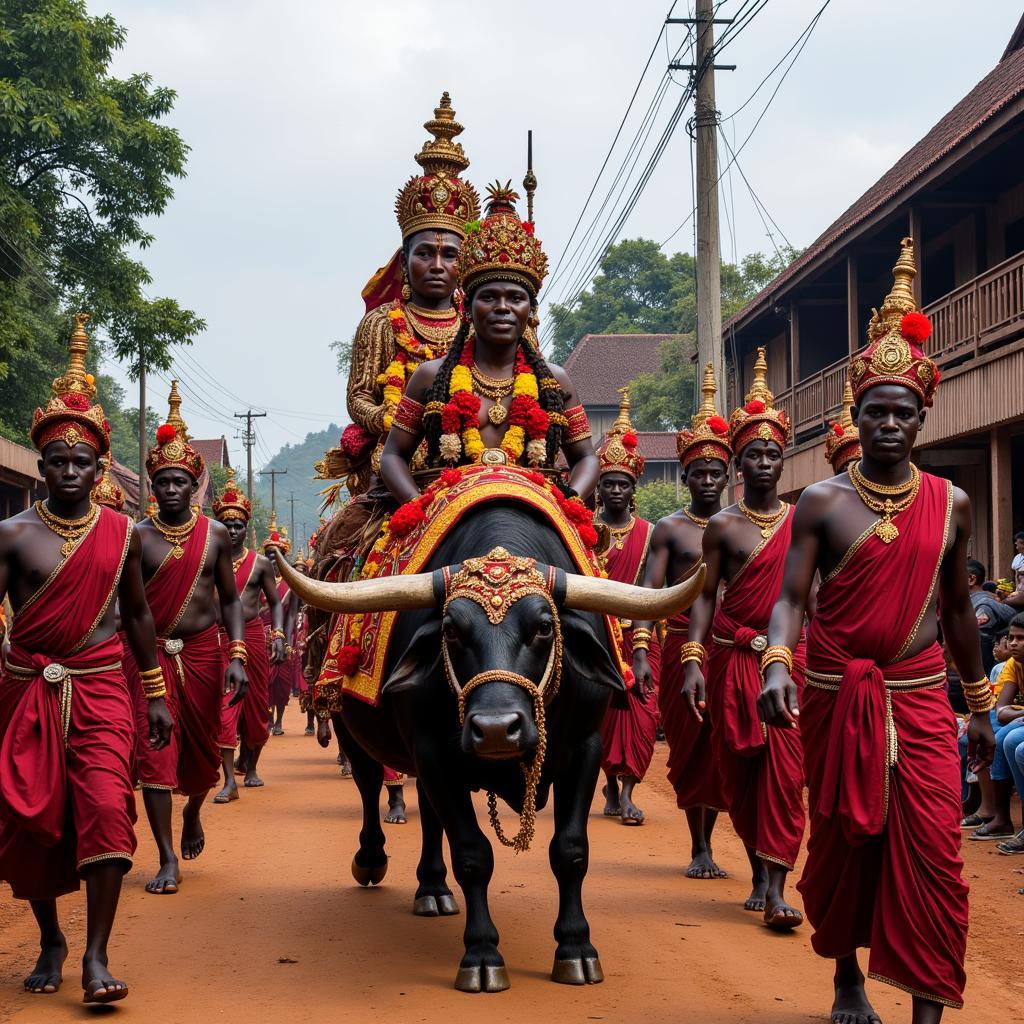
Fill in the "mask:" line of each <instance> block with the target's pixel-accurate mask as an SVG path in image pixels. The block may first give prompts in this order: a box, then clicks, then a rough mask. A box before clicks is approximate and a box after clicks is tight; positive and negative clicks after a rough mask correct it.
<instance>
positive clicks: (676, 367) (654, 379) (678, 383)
mask: <svg viewBox="0 0 1024 1024" xmlns="http://www.w3.org/2000/svg"><path fill="white" fill-rule="evenodd" d="M693 352H694V338H693V335H691V334H680V335H676V336H674V337H672V338H669V339H668V340H667V341H665V342H663V343H662V345H661V348H660V350H659V353H658V354H659V356H660V358H661V372H660V373H642V374H640V376H639V377H636V378H634V379H633V380H632V381H631V382H630V385H629V397H630V399H632V402H633V409H632V417H633V423H634V424H635V425H636V428H637V429H638V430H680V429H682V426H683V424H685V423H688V422H689V420H690V417H691V416H692V415H693V412H694V409H695V408H696V406H695V405H694V401H695V397H696V396H695V392H694V388H695V380H694V376H695V372H696V369H695V366H694V364H693V361H692V356H693Z"/></svg>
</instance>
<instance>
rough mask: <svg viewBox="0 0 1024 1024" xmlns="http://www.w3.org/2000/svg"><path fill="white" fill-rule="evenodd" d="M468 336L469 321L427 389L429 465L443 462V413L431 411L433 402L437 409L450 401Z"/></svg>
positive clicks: (425, 433)
mask: <svg viewBox="0 0 1024 1024" xmlns="http://www.w3.org/2000/svg"><path fill="white" fill-rule="evenodd" d="M468 337H469V322H468V321H466V322H464V323H463V324H462V326H461V327H460V328H459V330H458V333H457V334H456V335H455V340H454V341H453V342H452V345H451V348H449V349H448V354H447V355H446V356H445V357H444V361H443V362H442V363H441V365H440V366H439V367H438V369H437V376H436V377H435V378H434V383H433V384H431V385H430V387H429V388H428V389H427V394H426V396H425V398H424V400H423V404H424V405H425V406H426V407H427V410H428V411H427V412H425V413H424V415H423V436H424V437H425V438H426V441H427V465H429V466H439V465H440V464H441V433H442V431H441V413H440V412H437V411H431V406H432V404H433V403H440V404H439V405H433V409H434V410H436V409H439V408H440V407H441V406H443V405H445V404H446V403H447V402H448V391H449V389H450V387H451V382H452V371H453V370H454V369H455V367H456V366H458V365H459V360H460V359H461V358H462V350H463V349H464V348H465V347H466V339H467V338H468Z"/></svg>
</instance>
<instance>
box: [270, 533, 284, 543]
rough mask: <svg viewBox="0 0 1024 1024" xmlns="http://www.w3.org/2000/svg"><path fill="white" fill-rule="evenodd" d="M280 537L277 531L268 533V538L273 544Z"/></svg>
mask: <svg viewBox="0 0 1024 1024" xmlns="http://www.w3.org/2000/svg"><path fill="white" fill-rule="evenodd" d="M280 539H281V534H279V533H277V531H275V532H274V533H272V534H271V535H270V540H271V542H272V543H274V544H276V543H277V542H278V541H279V540H280Z"/></svg>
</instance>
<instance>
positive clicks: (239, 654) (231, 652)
mask: <svg viewBox="0 0 1024 1024" xmlns="http://www.w3.org/2000/svg"><path fill="white" fill-rule="evenodd" d="M236 660H237V661H240V662H241V663H242V664H243V665H248V664H249V650H248V648H247V647H246V646H245V641H244V640H232V641H231V643H229V644H228V661H236Z"/></svg>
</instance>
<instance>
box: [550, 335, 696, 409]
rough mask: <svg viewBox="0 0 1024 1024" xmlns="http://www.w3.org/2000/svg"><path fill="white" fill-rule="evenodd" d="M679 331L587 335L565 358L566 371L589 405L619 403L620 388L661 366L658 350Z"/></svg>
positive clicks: (655, 371)
mask: <svg viewBox="0 0 1024 1024" xmlns="http://www.w3.org/2000/svg"><path fill="white" fill-rule="evenodd" d="M675 337H678V335H675V334H585V335H583V337H582V338H580V341H579V344H577V346H576V347H575V348H574V349H573V350H572V352H571V353H570V354H569V358H568V359H566V361H565V372H566V373H568V374H569V376H570V377H571V378H572V382H573V384H575V385H576V394H577V395H578V396H579V399H580V402H581V403H582V404H583V405H585V406H590V405H616V406H617V405H618V404H619V388H621V387H624V386H625V385H626V384H628V383H629V382H630V381H631V380H633V378H634V377H636V376H638V375H639V374H641V373H657V372H658V371H659V370H660V369H661V358H660V356H659V353H658V349H659V347H660V346H661V343H662V342H664V341H668V340H669V339H670V338H675Z"/></svg>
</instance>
